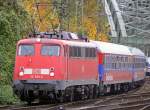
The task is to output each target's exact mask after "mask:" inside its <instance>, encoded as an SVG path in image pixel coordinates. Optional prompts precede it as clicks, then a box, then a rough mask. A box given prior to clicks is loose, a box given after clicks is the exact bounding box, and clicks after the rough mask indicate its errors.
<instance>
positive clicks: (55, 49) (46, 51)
mask: <svg viewBox="0 0 150 110" xmlns="http://www.w3.org/2000/svg"><path fill="white" fill-rule="evenodd" d="M41 54H42V55H46V56H59V55H60V46H58V45H43V46H42V50H41Z"/></svg>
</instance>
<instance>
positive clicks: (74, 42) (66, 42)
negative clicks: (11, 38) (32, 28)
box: [18, 38, 96, 48]
mask: <svg viewBox="0 0 150 110" xmlns="http://www.w3.org/2000/svg"><path fill="white" fill-rule="evenodd" d="M40 42H41V43H56V44H62V45H70V46H80V47H91V48H92V47H93V48H96V46H95V45H94V44H93V43H91V42H83V41H79V40H61V39H48V38H29V39H22V40H20V41H19V42H18V44H20V43H24V44H26V43H40Z"/></svg>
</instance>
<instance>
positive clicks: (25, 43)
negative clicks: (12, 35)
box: [13, 38, 99, 103]
mask: <svg viewBox="0 0 150 110" xmlns="http://www.w3.org/2000/svg"><path fill="white" fill-rule="evenodd" d="M15 61H16V62H15V68H14V75H13V90H14V92H15V93H16V94H17V95H18V96H19V97H20V99H21V100H24V101H27V102H29V103H31V102H32V101H34V99H39V100H43V99H44V100H45V99H50V100H51V99H54V100H58V101H63V100H64V99H66V100H75V99H77V98H82V99H83V98H89V97H91V98H92V97H94V96H96V95H97V94H98V92H97V88H98V85H99V79H98V71H97V67H98V61H97V57H96V46H95V45H94V44H92V43H90V42H80V41H69V40H61V39H60V40H59V39H48V38H29V39H23V40H20V41H19V42H18V44H17V51H16V60H15ZM75 95H76V97H74V96H75Z"/></svg>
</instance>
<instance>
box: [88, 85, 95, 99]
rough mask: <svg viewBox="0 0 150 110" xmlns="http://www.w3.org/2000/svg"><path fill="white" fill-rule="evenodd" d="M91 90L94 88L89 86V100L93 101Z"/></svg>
mask: <svg viewBox="0 0 150 110" xmlns="http://www.w3.org/2000/svg"><path fill="white" fill-rule="evenodd" d="M93 88H94V87H93V85H90V86H89V90H90V91H89V99H93V94H94V92H93V91H94V90H93Z"/></svg>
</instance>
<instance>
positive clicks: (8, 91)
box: [0, 85, 19, 104]
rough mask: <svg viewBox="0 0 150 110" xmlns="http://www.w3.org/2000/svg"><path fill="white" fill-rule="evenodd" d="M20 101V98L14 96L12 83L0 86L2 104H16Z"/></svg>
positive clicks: (0, 101)
mask: <svg viewBox="0 0 150 110" xmlns="http://www.w3.org/2000/svg"><path fill="white" fill-rule="evenodd" d="M17 102H19V100H18V98H17V97H16V96H14V94H13V91H12V87H11V86H10V85H4V86H2V85H1V86H0V104H14V103H17Z"/></svg>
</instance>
